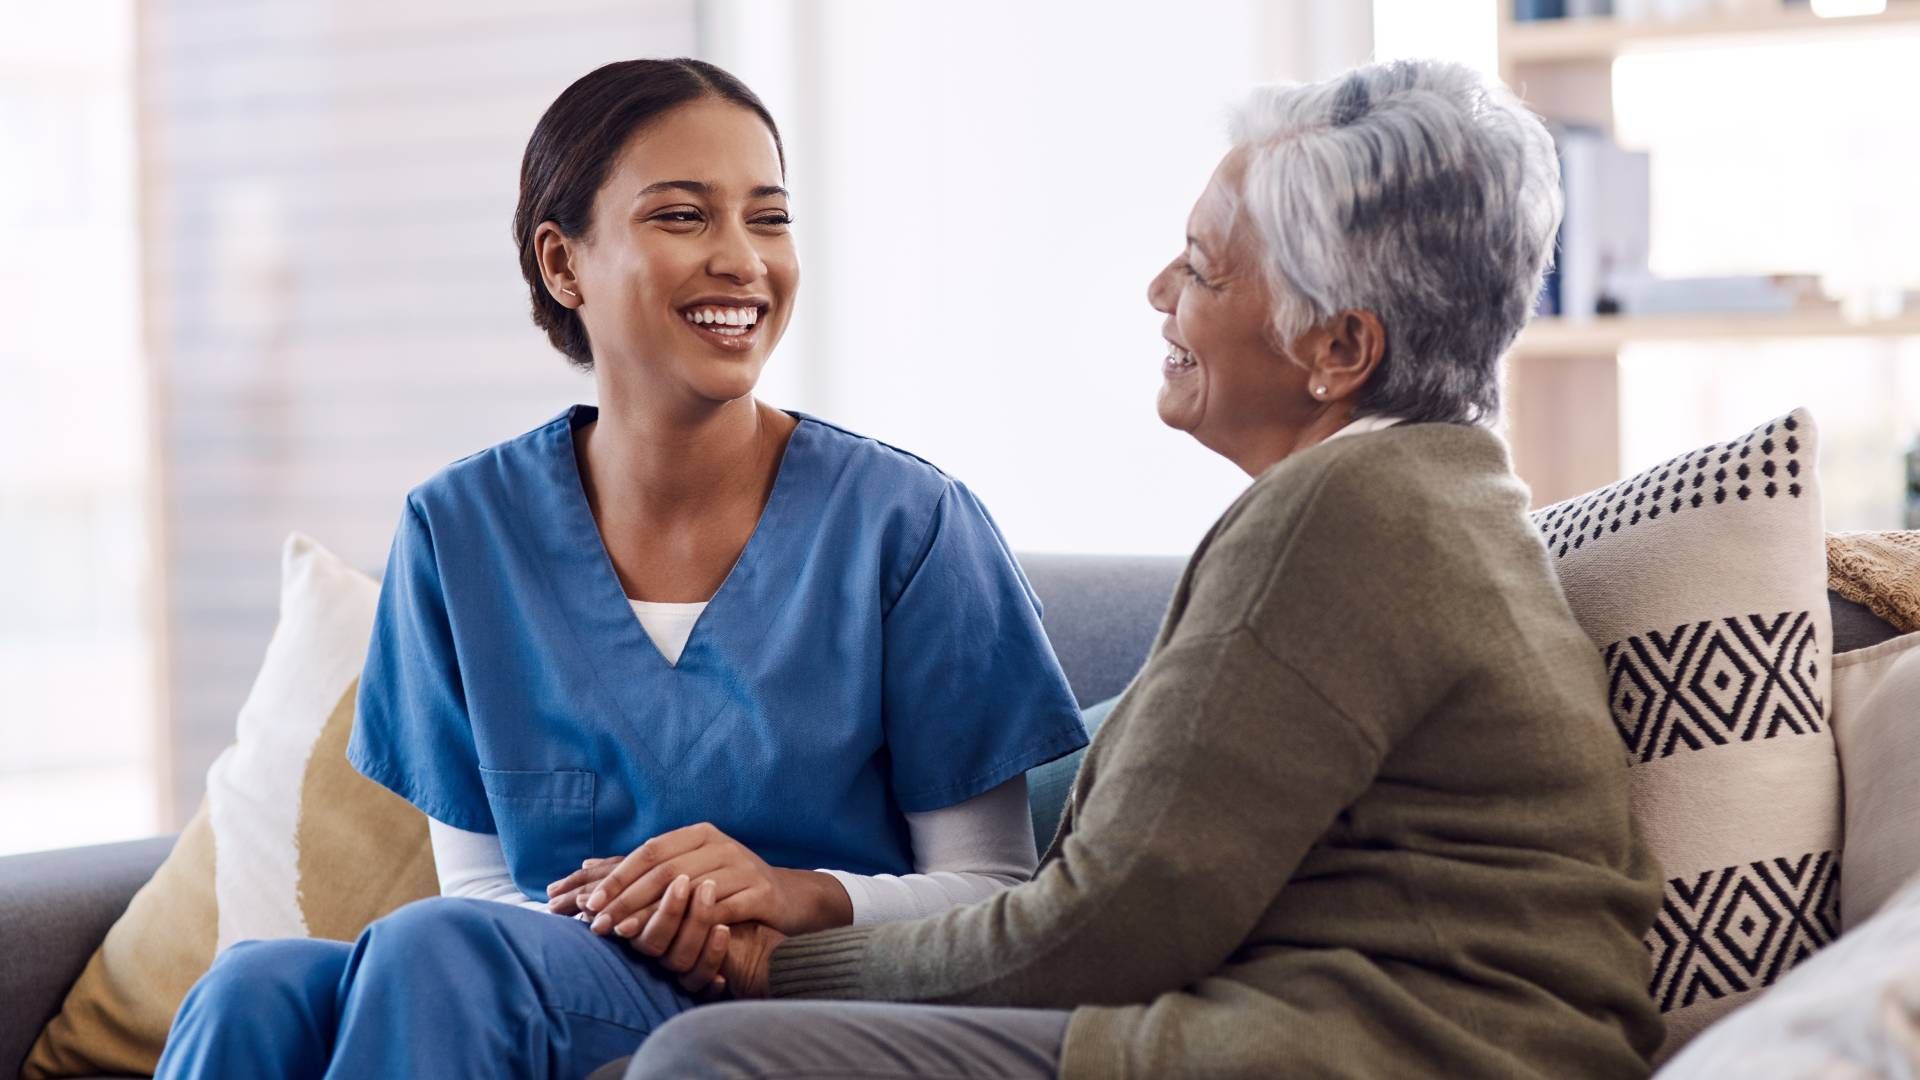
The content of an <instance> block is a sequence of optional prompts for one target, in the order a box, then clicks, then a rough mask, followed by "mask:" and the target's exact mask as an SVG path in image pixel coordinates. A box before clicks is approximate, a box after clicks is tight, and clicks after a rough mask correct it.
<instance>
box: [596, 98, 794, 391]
mask: <svg viewBox="0 0 1920 1080" xmlns="http://www.w3.org/2000/svg"><path fill="white" fill-rule="evenodd" d="M782 179H783V177H782V173H781V167H780V154H779V150H778V148H777V147H776V145H775V143H774V139H773V133H772V132H770V131H768V130H767V126H766V125H765V124H764V123H762V122H761V121H760V118H759V117H758V116H755V115H754V114H753V112H752V111H750V110H748V109H745V108H742V107H741V106H739V105H735V104H733V103H731V102H727V101H723V100H719V99H703V100H700V101H694V102H690V103H688V104H686V105H682V106H680V107H678V108H676V109H674V110H672V111H671V112H668V113H666V114H665V115H663V116H661V117H660V118H659V119H658V120H656V121H654V122H653V123H651V124H649V125H647V126H646V127H645V128H644V129H642V130H641V131H640V132H639V133H638V134H636V135H635V136H634V137H633V138H631V139H629V140H628V141H627V145H626V146H624V147H622V148H621V151H620V153H619V155H618V156H616V157H615V158H614V161H613V165H612V168H611V169H610V170H609V171H608V174H607V179H606V182H605V183H603V184H602V185H601V187H600V190H599V192H598V193H597V194H596V195H595V196H594V203H593V219H592V226H591V228H590V229H589V230H588V232H587V234H586V235H585V236H584V237H580V238H576V239H574V240H571V241H569V246H570V247H571V249H572V260H571V261H572V269H573V272H574V275H575V277H576V279H577V284H575V285H574V286H573V287H574V289H575V290H576V291H577V292H578V293H579V294H580V295H579V307H578V308H577V309H576V310H577V311H578V313H579V315H580V317H581V319H582V321H583V322H584V323H585V324H586V329H587V337H588V340H589V341H591V342H592V346H593V357H594V365H595V368H596V369H597V370H600V371H602V372H603V373H604V375H605V377H607V378H611V379H617V380H620V381H622V382H625V381H628V380H629V379H631V380H634V381H635V383H636V384H637V385H640V386H644V388H645V390H647V391H648V392H650V393H662V392H664V393H667V394H670V395H688V394H690V395H691V396H692V398H694V399H696V400H703V401H707V402H714V403H718V402H725V401H732V400H735V399H737V398H740V397H744V396H745V395H747V394H749V393H751V392H752V391H753V388H754V386H755V384H756V383H758V381H759V379H760V372H761V370H762V369H763V368H764V367H765V366H766V362H767V357H768V355H769V354H770V353H771V352H772V351H773V346H774V344H775V343H776V342H778V341H779V340H780V335H781V334H782V333H783V332H784V331H785V330H786V327H787V322H788V320H789V319H790V318H791V317H792V312H793V298H794V293H795V291H796V290H797V289H798V288H799V284H800V260H799V256H798V255H797V253H796V252H795V250H794V244H793V235H792V232H791V230H790V229H789V226H790V224H791V219H790V217H789V216H788V202H787V192H786V189H785V188H784V187H783V186H782V183H781V181H782Z"/></svg>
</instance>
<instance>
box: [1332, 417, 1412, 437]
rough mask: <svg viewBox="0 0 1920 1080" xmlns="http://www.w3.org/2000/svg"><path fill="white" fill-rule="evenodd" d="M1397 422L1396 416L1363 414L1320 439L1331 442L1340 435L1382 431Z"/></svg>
mask: <svg viewBox="0 0 1920 1080" xmlns="http://www.w3.org/2000/svg"><path fill="white" fill-rule="evenodd" d="M1399 422H1400V418H1399V417H1397V416H1363V417H1361V418H1360V419H1358V420H1350V421H1348V422H1347V426H1346V427H1343V428H1341V429H1340V430H1339V431H1336V432H1334V433H1333V434H1331V435H1329V436H1327V437H1326V438H1324V439H1321V440H1320V441H1321V442H1332V441H1333V440H1335V439H1337V438H1339V437H1340V436H1342V435H1365V434H1366V433H1368V432H1369V431H1384V430H1386V429H1387V428H1390V427H1392V426H1393V425H1395V424H1398V423H1399Z"/></svg>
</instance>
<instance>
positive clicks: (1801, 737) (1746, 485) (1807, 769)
mask: <svg viewBox="0 0 1920 1080" xmlns="http://www.w3.org/2000/svg"><path fill="white" fill-rule="evenodd" d="M1818 443H1819V438H1818V435H1817V433H1816V432H1815V430H1814V425H1813V419H1812V417H1810V416H1809V415H1808V414H1807V413H1806V411H1805V410H1795V411H1794V412H1793V413H1791V414H1789V415H1787V416H1783V417H1781V418H1780V419H1778V420H1774V421H1772V422H1770V423H1767V424H1763V425H1761V426H1760V427H1758V428H1755V429H1754V430H1753V431H1752V432H1750V433H1749V434H1746V435H1743V436H1740V437H1739V438H1736V439H1733V440H1732V441H1730V442H1725V443H1716V444H1714V445H1712V446H1707V447H1703V448H1701V449H1699V450H1696V451H1694V452H1692V453H1688V454H1682V455H1681V456H1679V457H1676V458H1674V459H1673V460H1672V461H1669V462H1666V463H1665V464H1662V465H1656V466H1654V467H1653V468H1651V469H1648V470H1647V471H1645V472H1643V473H1640V474H1639V475H1637V476H1633V477H1629V478H1628V479H1626V480H1623V481H1621V482H1620V483H1617V484H1614V485H1613V486H1612V487H1606V488H1602V489H1600V490H1599V491H1595V492H1591V493H1589V494H1587V495H1583V496H1581V497H1579V498H1575V499H1569V500H1567V501H1566V502H1563V503H1559V504H1556V505H1554V506H1550V507H1547V508H1546V509H1544V510H1540V511H1538V512H1536V513H1535V514H1534V515H1533V519H1534V524H1535V525H1536V526H1537V527H1538V528H1539V529H1540V532H1541V534H1542V536H1543V537H1544V538H1545V540H1546V542H1547V553H1548V555H1549V556H1550V557H1551V559H1552V561H1553V564H1554V567H1555V569H1556V570H1557V571H1558V572H1559V575H1560V584H1561V587H1562V589H1563V590H1564V591H1565V592H1566V596H1567V603H1568V605H1569V606H1571V607H1572V609H1573V613H1574V617H1575V618H1577V619H1578V620H1579V621H1580V625H1581V627H1582V628H1583V629H1585V630H1586V632H1587V636H1588V637H1590V638H1592V639H1593V643H1594V645H1595V646H1596V647H1597V648H1598V649H1599V650H1600V651H1601V655H1602V656H1603V657H1604V658H1605V660H1606V665H1607V684H1608V692H1609V694H1610V695H1611V704H1612V709H1613V718H1614V722H1615V723H1616V724H1617V725H1618V727H1619V729H1620V737H1621V740H1622V742H1623V743H1624V745H1625V747H1626V751H1627V757H1628V761H1629V764H1630V765H1631V768H1632V772H1631V776H1632V782H1633V809H1634V817H1635V820H1636V823H1637V824H1638V825H1639V827H1640V829H1641V832H1642V834H1643V835H1644V836H1645V837H1646V838H1647V841H1648V843H1649V844H1650V845H1651V847H1652V849H1653V852H1654V855H1655V856H1656V857H1657V858H1658V859H1659V860H1660V864H1661V867H1662V869H1663V872H1664V877H1665V878H1666V889H1665V895H1664V897H1663V899H1662V903H1661V907H1660V914H1659V917H1658V919H1657V920H1656V921H1655V923H1654V927H1653V931H1652V933H1650V934H1649V935H1648V936H1647V951H1648V953H1649V954H1650V959H1651V962H1652V963H1651V969H1650V973H1649V990H1650V991H1651V993H1652V994H1653V996H1654V999H1655V1001H1656V1002H1657V1003H1658V1004H1659V1006H1660V1009H1661V1011H1662V1012H1663V1013H1664V1014H1665V1016H1666V1021H1667V1041H1666V1044H1665V1045H1664V1046H1662V1047H1661V1050H1660V1054H1659V1059H1660V1060H1664V1059H1665V1058H1667V1057H1669V1056H1671V1055H1672V1054H1673V1053H1674V1052H1675V1051H1677V1050H1678V1049H1679V1048H1680V1047H1681V1046H1683V1045H1684V1044H1685V1043H1686V1041H1687V1040H1688V1039H1690V1038H1692V1037H1693V1036H1694V1035H1695V1034H1697V1033H1698V1032H1699V1031H1700V1030H1701V1029H1702V1028H1704V1027H1706V1025H1707V1024H1709V1023H1711V1022H1713V1021H1714V1020H1715V1019H1718V1018H1719V1017H1720V1016H1722V1015H1725V1014H1726V1013H1728V1012H1730V1011H1732V1010H1733V1009H1734V1008H1736V1007H1738V1006H1739V1005H1741V1004H1742V1003H1744V1002H1745V1001H1747V1000H1749V999H1751V998H1752V997H1754V996H1755V995H1757V994H1759V993H1760V991H1761V990H1763V989H1764V988H1766V987H1767V986H1769V985H1771V984H1772V983H1773V982H1774V981H1775V980H1777V979H1779V978H1780V976H1781V974H1782V973H1783V972H1785V971H1786V970H1787V969H1789V968H1791V967H1792V966H1793V965H1794V964H1797V963H1799V962H1800V961H1801V960H1803V959H1805V958H1806V957H1808V956H1809V955H1811V954H1812V953H1813V952H1814V951H1816V950H1817V949H1819V948H1820V947H1821V946H1823V945H1825V944H1826V943H1827V942H1828V941H1830V940H1832V939H1833V938H1834V937H1835V936H1837V934H1838V933H1839V927H1840V921H1839V889H1840V837H1841V802H1840V766H1839V758H1838V756H1837V754H1836V752H1835V748H1834V741H1833V733H1832V730H1831V728H1830V727H1829V724H1828V705H1827V702H1828V700H1829V691H1828V687H1829V674H1828V670H1827V669H1828V661H1829V658H1830V656H1831V653H1832V650H1833V628H1832V626H1831V617H1830V615H1829V612H1828V608H1827V595H1826V546H1825V536H1824V525H1823V521H1822V514H1821V507H1820V486H1819V481H1818V479H1817V478H1816V476H1815V469H1814V464H1815V461H1816V455H1817V450H1818Z"/></svg>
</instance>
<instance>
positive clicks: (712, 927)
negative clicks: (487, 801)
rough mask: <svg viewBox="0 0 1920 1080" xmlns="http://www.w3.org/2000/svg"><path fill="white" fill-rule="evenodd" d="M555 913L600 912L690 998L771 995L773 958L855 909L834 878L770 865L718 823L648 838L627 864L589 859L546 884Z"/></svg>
mask: <svg viewBox="0 0 1920 1080" xmlns="http://www.w3.org/2000/svg"><path fill="white" fill-rule="evenodd" d="M547 897H548V900H547V908H548V910H549V911H552V912H554V913H555V914H559V915H580V914H583V913H584V914H585V915H588V916H591V926H592V928H593V932H594V933H596V934H607V933H612V934H615V935H618V936H620V937H622V938H626V939H628V941H629V942H630V943H631V944H632V946H633V947H634V948H635V949H637V950H639V951H640V952H641V953H643V954H645V955H647V956H651V957H654V958H656V959H658V960H659V961H660V963H661V964H662V965H663V966H664V967H666V968H667V969H668V970H669V971H672V972H675V973H676V974H678V975H679V976H680V984H681V986H682V987H683V988H685V989H686V990H687V991H688V992H690V993H700V992H702V991H709V992H716V993H717V992H721V991H723V990H729V991H731V992H732V993H733V994H734V995H735V996H757V995H759V994H764V993H765V992H766V991H765V987H766V968H767V963H766V962H767V958H768V957H769V956H770V955H771V954H772V952H773V949H774V947H775V946H776V945H778V944H779V943H780V941H783V940H785V938H786V937H787V936H788V935H790V934H800V933H806V932H808V931H812V930H824V929H827V928H830V927H835V926H845V925H848V924H849V923H851V922H852V921H853V904H852V901H851V900H850V899H848V897H847V893H846V890H845V889H844V888H842V887H841V885H840V883H839V882H838V881H835V880H834V879H833V877H832V876H831V875H828V874H822V873H818V872H815V871H811V870H788V869H783V868H780V867H773V866H768V865H767V863H766V862H765V861H764V860H763V859H761V858H760V857H759V856H758V855H756V854H754V853H753V851H752V850H750V849H749V848H747V847H746V846H745V845H743V844H741V843H740V842H738V841H736V840H734V839H733V838H732V837H730V836H728V835H727V834H725V833H723V832H721V831H720V830H719V829H717V828H715V827H713V826H712V825H709V824H704V823H703V824H699V825H689V826H687V827H686V828H682V829H676V830H674V831H672V832H669V833H663V834H661V835H659V836H656V837H654V838H653V839H651V840H648V841H647V842H646V843H644V844H642V845H640V846H639V847H638V848H636V849H634V851H633V853H632V854H630V855H627V856H626V857H624V858H605V859H589V860H587V862H586V863H585V864H584V865H582V866H581V867H580V869H578V870H576V871H574V872H573V873H571V874H568V875H567V876H566V877H564V878H561V879H560V880H559V881H556V882H554V883H553V884H552V885H549V886H548V887H547Z"/></svg>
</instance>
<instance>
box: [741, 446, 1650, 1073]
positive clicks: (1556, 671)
mask: <svg viewBox="0 0 1920 1080" xmlns="http://www.w3.org/2000/svg"><path fill="white" fill-rule="evenodd" d="M1526 505H1527V493H1526V489H1525V488H1524V486H1523V485H1522V484H1521V483H1520V482H1519V481H1518V480H1517V479H1516V478H1515V477H1514V475H1513V473H1512V471H1511V469H1510V468H1509V466H1508V463H1507V456H1506V451H1505V448H1504V447H1503V446H1502V445H1501V443H1500V442H1499V440H1498V439H1496V438H1495V437H1494V436H1493V435H1491V434H1489V433H1488V432H1486V431H1484V430H1481V429H1479V428H1474V427H1467V426H1461V425H1446V424H1419V425H1402V426H1400V427H1395V428H1391V429H1388V430H1385V431H1379V432H1374V433H1370V434H1366V435H1360V436H1356V437H1353V438H1343V439H1334V440H1330V441H1328V442H1325V443H1322V444H1320V445H1318V446H1315V447H1312V448H1309V449H1307V450H1304V451H1302V452H1300V453H1297V454H1295V455H1293V456H1292V457H1290V458H1288V459H1287V460H1285V461H1283V462H1281V463H1279V464H1278V465H1275V466H1274V467H1273V468H1271V469H1269V470H1268V471H1267V472H1266V473H1265V474H1264V475H1262V476H1261V477H1260V478H1259V480H1257V481H1256V482H1255V483H1254V484H1253V485H1252V486H1251V487H1250V488H1249V489H1248V490H1247V492H1246V493H1245V494H1244V495H1243V496H1242V497H1241V498H1240V499H1239V500H1238V501H1237V502H1236V503H1235V504H1234V506H1233V507H1232V508H1231V509H1229V510H1228V511H1227V513H1226V515H1225V516H1224V517H1222V518H1221V519H1220V521H1219V522H1218V523H1217V524H1216V525H1215V526H1214V528H1213V530H1212V532H1211V533H1209V535H1208V537H1207V539H1206V540H1204V541H1203V542H1202V543H1201V545H1200V549H1199V550H1198V551H1197V552H1195V553H1194V556H1193V560H1192V561H1191V563H1189V565H1188V567H1187V570H1186V573H1185V576H1184V577H1183V578H1182V580H1181V583H1180V586H1179V589H1178V591H1177V592H1176V593H1175V595H1174V598H1173V603H1172V606H1171V608H1170V610H1169V611H1168V613H1167V617H1166V622H1165V624H1164V626H1163V627H1162V629H1161V631H1160V635H1159V638H1158V640H1157V641H1156V642H1155V644H1154V646H1153V651H1152V653H1151V654H1150V656H1149V658H1148V660H1147V665H1146V667H1145V669H1144V670H1143V671H1142V672H1141V673H1140V675H1139V676H1138V677H1137V678H1136V679H1135V680H1134V682H1133V684H1132V686H1131V687H1129V688H1128V690H1127V692H1126V694H1125V695H1124V696H1123V697H1122V698H1121V699H1120V702H1119V704H1118V706H1117V707H1116V708H1115V709H1114V711H1113V714H1112V716H1111V717H1110V718H1109V719H1108V720H1107V722H1106V725H1105V726H1104V727H1103V728H1102V729H1101V730H1100V733H1099V736H1098V738H1096V739H1095V740H1094V742H1093V746H1092V747H1091V749H1090V750H1089V751H1088V753H1087V756H1086V760H1085V762H1084V763H1083V764H1082V765H1081V767H1080V772H1079V775H1078V776H1077V777H1076V779H1075V782H1074V787H1073V794H1072V797H1071V800H1070V802H1069V804H1068V808H1067V813H1066V816H1065V818H1064V820H1063V821H1062V822H1061V825H1060V831H1059V833H1058V835H1057V836H1056V837H1055V839H1054V842H1053V844H1052V846H1051V847H1050V849H1049V850H1048V852H1047V856H1046V858H1045V859H1044V860H1043V861H1042V863H1041V865H1040V868H1039V870H1038V872H1037V873H1036V875H1035V877H1034V879H1033V880H1032V881H1031V882H1029V883H1027V884H1024V885H1021V886H1019V887H1017V888H1014V889H1011V890H1008V891H1007V892H1004V893H1002V894H1000V895H998V896H996V897H994V898H992V899H990V900H987V901H983V902H981V903H977V904H973V905H970V906H967V907H962V908H956V909H953V910H951V911H948V912H945V913H943V914H941V915H938V916H934V917H932V918H927V919H921V920H918V921H914V922H904V923H895V924H891V925H881V926H872V927H857V928H849V929H844V930H834V931H828V932H825V933H819V934H810V935H806V936H803V937H798V938H794V939H792V940H791V941H789V942H787V943H785V944H784V945H782V946H781V947H780V948H779V949H778V950H777V951H776V952H775V954H774V956H773V960H772V968H771V977H772V988H773V993H774V994H775V995H777V996H802V997H839V998H866V999H872V1000H881V1001H917V1002H935V1003H948V1004H967V1005H1003V1006H1029V1007H1045V1008H1072V1009H1074V1013H1073V1017H1072V1020H1071V1022H1070V1024H1069V1026H1068V1029H1067V1037H1066V1043H1065V1046H1064V1048H1063V1058H1062V1065H1061V1068H1062V1075H1065V1076H1069V1077H1078V1076H1086V1077H1123V1076H1138V1077H1165V1076H1175V1075H1195V1076H1232V1075H1244V1076H1255V1075H1258V1076H1279V1075H1288V1076H1291V1075H1299V1076H1325V1075H1343V1076H1368V1077H1385V1076H1436V1075H1446V1076H1550V1077H1567V1076H1643V1075H1645V1074H1646V1072H1647V1065H1646V1063H1645V1058H1646V1055H1648V1054H1649V1053H1651V1052H1652V1051H1653V1049H1654V1048H1655V1047H1657V1046H1658V1045H1659V1044H1660V1038H1661V1026H1660V1018H1659V1015H1658V1014H1657V1012H1656V1011H1655V1009H1654V1007H1653V1003H1652V1002H1651V1001H1650V1000H1649V998H1648V996H1647V992H1646V981H1647V964H1648V961H1647V952H1646V949H1645V948H1644V947H1643V945H1642V944H1641V939H1642V937H1643V936H1644V935H1645V934H1646V932H1647V930H1648V928H1649V927H1650V926H1651V925H1652V921H1653V916H1654V911H1655V908H1656V906H1657V905H1658V903H1659V899H1660V887H1659V882H1658V876H1659V875H1658V872H1657V869H1656V867H1655V865H1654V863H1653V862H1652V860H1651V859H1650V857H1649V856H1648V854H1647V851H1646V848H1645V847H1644V846H1643V845H1642V844H1641V842H1640V840H1639V838H1638V836H1637V834H1636V833H1635V831H1634V829H1633V827H1632V825H1631V823H1630V819H1629V817H1628V812H1627V765H1626V756H1625V751H1624V750H1623V748H1622V745H1621V742H1620V736H1619V735H1618V734H1617V733H1616V732H1615V730H1614V726H1613V723H1612V720H1611V718H1610V717H1609V715H1608V710H1607V694H1606V689H1605V686H1604V679H1603V673H1602V668H1601V661H1600V658H1599V656H1598V654H1597V653H1596V652H1595V650H1594V647H1593V645H1592V644H1591V643H1590V642H1589V641H1588V640H1587V638H1586V636H1585V635H1584V634H1582V633H1581V631H1580V628H1579V627H1578V626H1577V625H1575V623H1574V620H1573V616H1572V614H1571V613H1570V612H1569V611H1568V610H1567V605H1566V602H1565V600H1564V599H1563V598H1562V597H1561V594H1560V590H1559V587H1558V585H1557V584H1556V582H1555V580H1554V576H1553V572H1552V570H1551V569H1550V568H1549V566H1548V564H1547V558H1546V552H1545V550H1544V549H1543V548H1542V546H1541V542H1540V540H1539V538H1538V537H1537V535H1536V534H1535V532H1534V530H1533V529H1532V527H1531V526H1530V525H1529V523H1528V521H1527V519H1526V516H1525V511H1526Z"/></svg>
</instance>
